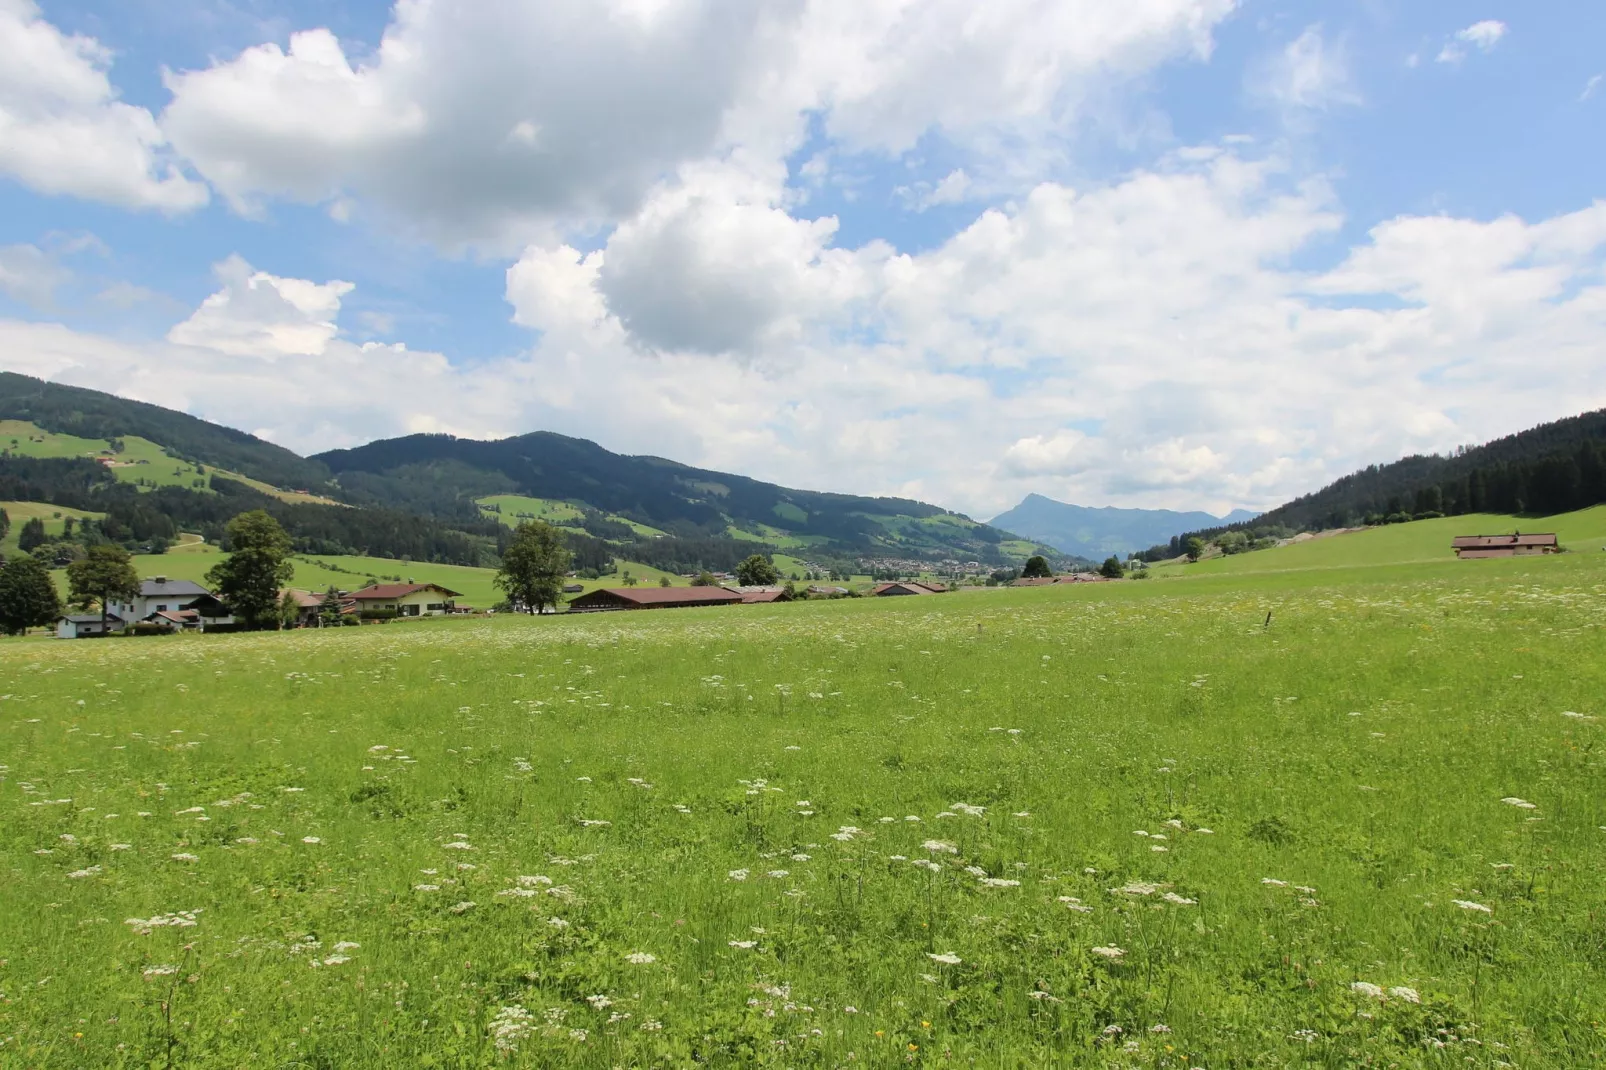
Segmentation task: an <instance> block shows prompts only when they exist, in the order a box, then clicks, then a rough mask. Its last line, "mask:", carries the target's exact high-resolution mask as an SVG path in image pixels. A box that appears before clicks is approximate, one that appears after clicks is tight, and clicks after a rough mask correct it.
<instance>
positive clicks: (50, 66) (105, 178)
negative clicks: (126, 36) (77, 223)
mask: <svg viewBox="0 0 1606 1070" xmlns="http://www.w3.org/2000/svg"><path fill="white" fill-rule="evenodd" d="M111 60H112V56H111V53H110V52H109V51H108V50H107V49H106V48H105V47H104V46H103V45H101V44H100V43H99V42H98V41H96V40H94V39H93V38H90V37H81V36H68V35H66V34H63V33H62V32H61V31H60V30H58V29H56V27H54V26H52V25H51V24H50V23H49V22H47V21H45V19H44V18H42V17H41V15H40V11H39V7H38V5H37V4H36V3H34V0H0V174H6V175H9V176H10V177H12V178H13V179H15V180H17V181H18V182H21V183H22V184H23V185H25V186H28V187H30V188H31V189H34V190H37V191H39V192H40V193H46V194H66V195H69V196H74V197H84V198H87V199H90V200H96V201H105V202H108V203H111V204H117V205H122V206H125V207H130V208H156V209H160V210H162V211H166V212H181V211H184V210H187V209H191V208H195V207H197V206H199V205H202V204H205V203H206V201H207V190H206V186H205V185H204V184H202V183H200V182H196V181H193V180H192V179H190V178H187V177H186V176H185V175H184V174H183V172H182V171H181V169H180V168H179V167H178V165H177V164H176V163H175V162H174V160H173V158H172V157H171V156H170V155H169V154H168V153H167V152H166V144H167V142H166V138H165V137H164V135H163V134H162V132H161V130H160V128H158V126H157V124H156V120H155V119H154V118H153V117H152V116H151V113H150V112H148V111H146V110H145V109H144V108H137V107H134V106H132V105H129V104H125V103H122V102H121V101H119V100H118V99H117V91H116V90H115V89H114V88H113V87H112V84H111V82H110V81H109V79H108V78H107V76H106V71H107V68H108V67H110V66H111Z"/></svg>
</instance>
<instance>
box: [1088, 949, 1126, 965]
mask: <svg viewBox="0 0 1606 1070" xmlns="http://www.w3.org/2000/svg"><path fill="white" fill-rule="evenodd" d="M1092 951H1093V954H1095V955H1099V956H1101V957H1103V958H1107V959H1109V960H1110V961H1111V962H1115V961H1118V960H1120V959H1121V958H1123V957H1124V956H1125V955H1126V952H1125V951H1124V950H1122V949H1121V948H1118V947H1114V946H1111V947H1095V948H1093V949H1092Z"/></svg>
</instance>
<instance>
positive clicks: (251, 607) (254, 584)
mask: <svg viewBox="0 0 1606 1070" xmlns="http://www.w3.org/2000/svg"><path fill="white" fill-rule="evenodd" d="M225 532H226V538H227V542H228V550H229V556H228V558H227V559H226V560H224V561H223V562H222V563H221V564H218V565H214V566H213V567H212V569H211V571H209V572H208V573H207V574H206V580H207V582H208V583H210V584H211V585H212V587H213V590H214V593H215V594H216V595H217V596H218V598H220V599H222V600H223V601H224V602H226V603H228V606H229V609H230V610H231V611H233V613H234V616H235V618H236V619H238V620H239V621H241V622H242V623H243V624H245V626H246V627H248V628H272V627H276V626H278V625H279V623H280V616H279V604H280V598H279V589H280V588H281V587H283V586H284V585H285V584H286V583H289V582H290V577H291V576H293V575H295V565H293V564H291V562H290V552H291V550H292V549H293V548H294V547H292V545H291V543H290V536H289V535H287V534H285V530H284V528H283V527H281V526H280V524H279V522H278V521H277V520H275V519H273V517H271V516H269V515H268V514H267V513H266V512H264V511H263V510H261V509H253V510H251V511H250V512H249V513H241V514H240V515H239V516H237V517H235V518H234V519H233V520H231V521H229V524H228V527H227V528H226V529H225Z"/></svg>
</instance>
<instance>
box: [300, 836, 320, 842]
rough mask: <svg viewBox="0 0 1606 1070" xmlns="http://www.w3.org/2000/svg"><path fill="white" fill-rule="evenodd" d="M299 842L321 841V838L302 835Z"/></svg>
mask: <svg viewBox="0 0 1606 1070" xmlns="http://www.w3.org/2000/svg"><path fill="white" fill-rule="evenodd" d="M301 842H302V843H322V842H323V839H322V838H321V837H318V836H303V837H301Z"/></svg>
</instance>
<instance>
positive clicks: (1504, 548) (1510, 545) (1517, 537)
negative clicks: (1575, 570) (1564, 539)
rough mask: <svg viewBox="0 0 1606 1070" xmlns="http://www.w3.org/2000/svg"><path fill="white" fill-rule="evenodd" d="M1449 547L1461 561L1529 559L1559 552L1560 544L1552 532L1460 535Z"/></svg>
mask: <svg viewBox="0 0 1606 1070" xmlns="http://www.w3.org/2000/svg"><path fill="white" fill-rule="evenodd" d="M1450 546H1451V547H1452V548H1453V549H1454V550H1455V556H1457V557H1459V558H1461V559H1462V560H1463V561H1467V560H1476V559H1478V558H1484V557H1531V556H1535V555H1538V554H1554V553H1560V552H1561V543H1560V542H1559V541H1557V539H1556V535H1555V533H1554V532H1545V533H1542V534H1534V535H1522V534H1518V533H1515V532H1514V533H1512V534H1510V535H1462V536H1460V537H1458V538H1456V539H1454V540H1453V541H1452V542H1451V543H1450Z"/></svg>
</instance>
